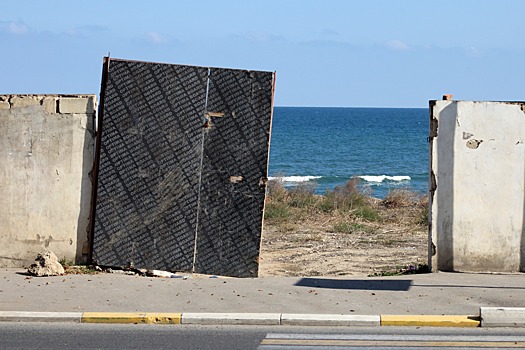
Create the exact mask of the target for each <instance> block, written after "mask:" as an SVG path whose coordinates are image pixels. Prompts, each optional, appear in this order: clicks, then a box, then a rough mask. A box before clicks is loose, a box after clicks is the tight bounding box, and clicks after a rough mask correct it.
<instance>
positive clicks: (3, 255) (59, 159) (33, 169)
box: [0, 95, 96, 267]
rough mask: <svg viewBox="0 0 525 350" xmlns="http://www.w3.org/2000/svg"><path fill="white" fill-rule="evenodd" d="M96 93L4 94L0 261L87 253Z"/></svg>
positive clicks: (21, 262) (0, 102)
mask: <svg viewBox="0 0 525 350" xmlns="http://www.w3.org/2000/svg"><path fill="white" fill-rule="evenodd" d="M95 105H96V97H95V96H94V95H76V96H69V95H67V96H65V95H0V208H1V210H0V266H2V267H20V266H26V265H28V264H29V263H31V262H32V261H33V260H34V259H35V257H36V255H37V253H39V252H40V251H42V250H44V249H49V250H51V251H53V252H54V253H55V254H56V255H57V256H58V258H59V259H62V258H65V259H67V260H71V261H75V260H76V261H80V260H82V258H83V251H82V250H83V248H84V256H85V253H87V249H88V246H87V237H88V234H87V229H88V224H89V211H90V200H91V180H90V174H89V172H90V171H91V168H92V165H93V147H94V141H93V135H92V133H93V120H94V116H95V109H96V106H95Z"/></svg>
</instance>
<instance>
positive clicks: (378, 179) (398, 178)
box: [359, 175, 411, 182]
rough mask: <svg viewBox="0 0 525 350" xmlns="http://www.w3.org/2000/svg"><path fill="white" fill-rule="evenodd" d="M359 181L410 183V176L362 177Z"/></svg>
mask: <svg viewBox="0 0 525 350" xmlns="http://www.w3.org/2000/svg"><path fill="white" fill-rule="evenodd" d="M359 178H360V179H362V180H365V181H366V182H383V181H385V180H387V181H410V179H411V178H410V176H388V175H363V176H359Z"/></svg>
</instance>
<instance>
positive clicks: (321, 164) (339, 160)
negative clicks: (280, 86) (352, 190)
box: [268, 107, 429, 198]
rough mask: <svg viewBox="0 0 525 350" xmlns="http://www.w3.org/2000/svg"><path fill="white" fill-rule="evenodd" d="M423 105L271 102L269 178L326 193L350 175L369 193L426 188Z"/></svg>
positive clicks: (381, 194)
mask: <svg viewBox="0 0 525 350" xmlns="http://www.w3.org/2000/svg"><path fill="white" fill-rule="evenodd" d="M428 115H429V112H428V109H427V108H343V107H275V108H274V116H273V122H272V134H271V143H270V163H269V169H268V173H269V178H270V179H280V180H281V181H283V182H284V185H285V186H286V187H289V188H291V187H294V186H298V185H300V184H303V185H305V184H306V185H308V186H311V187H314V188H315V193H317V194H324V193H326V191H327V190H333V189H334V188H335V187H336V186H342V185H344V184H345V183H346V182H347V181H349V180H350V179H352V178H354V177H357V178H359V180H360V181H359V186H360V187H362V188H363V190H365V191H367V193H368V194H369V195H370V196H373V197H376V198H384V197H385V196H386V195H387V194H388V193H389V191H391V190H393V189H399V188H401V189H411V190H413V191H417V192H420V193H421V194H424V193H426V192H427V191H428V142H427V137H428V129H429V128H428V124H429V117H428Z"/></svg>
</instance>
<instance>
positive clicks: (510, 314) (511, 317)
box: [479, 307, 525, 327]
mask: <svg viewBox="0 0 525 350" xmlns="http://www.w3.org/2000/svg"><path fill="white" fill-rule="evenodd" d="M479 314H480V317H481V326H482V327H525V308H519V307H506V308H503V307H482V308H480V311H479Z"/></svg>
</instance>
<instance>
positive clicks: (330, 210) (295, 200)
mask: <svg viewBox="0 0 525 350" xmlns="http://www.w3.org/2000/svg"><path fill="white" fill-rule="evenodd" d="M315 187H316V184H315V183H313V184H312V183H306V184H301V185H299V186H296V187H293V188H291V189H286V188H285V187H284V185H283V182H282V180H281V179H277V180H272V181H270V182H269V183H268V197H267V201H266V209H265V213H264V218H265V219H266V220H268V221H272V222H282V221H287V220H295V219H302V218H305V217H311V216H312V215H323V214H329V215H350V216H351V217H354V218H359V219H362V220H366V221H378V220H380V219H381V218H380V215H379V213H378V212H377V210H376V209H375V208H374V207H373V205H372V202H371V198H370V196H369V195H368V193H367V192H366V190H365V189H364V188H362V187H360V186H359V179H358V178H354V179H351V180H350V181H348V182H347V183H346V184H345V185H344V186H338V187H336V188H335V189H334V190H333V191H327V192H326V194H325V195H324V196H321V195H316V194H315ZM336 230H337V229H336ZM343 230H344V229H343Z"/></svg>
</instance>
